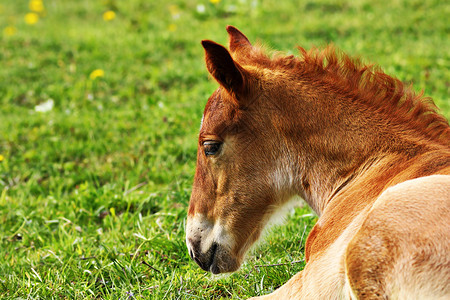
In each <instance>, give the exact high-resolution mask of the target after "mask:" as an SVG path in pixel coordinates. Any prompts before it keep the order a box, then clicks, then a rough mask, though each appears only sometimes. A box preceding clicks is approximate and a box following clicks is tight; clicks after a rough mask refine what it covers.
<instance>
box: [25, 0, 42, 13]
mask: <svg viewBox="0 0 450 300" xmlns="http://www.w3.org/2000/svg"><path fill="white" fill-rule="evenodd" d="M28 6H29V8H30V10H31V11H34V12H38V13H40V12H43V11H44V3H42V0H30V4H29V5H28Z"/></svg>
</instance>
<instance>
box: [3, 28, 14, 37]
mask: <svg viewBox="0 0 450 300" xmlns="http://www.w3.org/2000/svg"><path fill="white" fill-rule="evenodd" d="M16 32H17V29H16V27H14V26H7V27H5V28H4V29H3V34H4V35H6V36H12V35H15V34H16Z"/></svg>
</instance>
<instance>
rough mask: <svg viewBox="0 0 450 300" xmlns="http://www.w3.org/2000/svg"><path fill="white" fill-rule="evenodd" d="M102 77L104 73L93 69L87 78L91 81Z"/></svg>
mask: <svg viewBox="0 0 450 300" xmlns="http://www.w3.org/2000/svg"><path fill="white" fill-rule="evenodd" d="M103 76H105V71H103V70H102V69H95V70H94V71H92V72H91V74H89V78H90V79H92V80H94V79H96V78H97V77H103Z"/></svg>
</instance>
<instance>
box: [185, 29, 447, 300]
mask: <svg viewBox="0 0 450 300" xmlns="http://www.w3.org/2000/svg"><path fill="white" fill-rule="evenodd" d="M227 31H228V33H229V36H230V52H228V50H226V49H225V48H224V47H222V46H220V45H218V44H216V43H214V42H211V41H203V47H204V48H205V53H206V63H207V67H208V70H209V72H210V73H211V74H212V76H213V77H214V78H215V79H216V80H217V81H218V82H219V84H220V85H221V87H220V88H219V89H218V90H217V91H216V92H215V93H214V94H213V95H212V96H211V98H210V99H209V100H208V103H207V105H206V108H205V112H204V116H203V121H202V126H201V129H200V136H199V151H198V157H197V169H196V174H195V179H194V186H193V191H192V196H191V201H190V205H189V211H188V221H187V228H186V231H187V233H186V241H187V245H188V248H189V253H190V255H191V257H192V258H193V259H194V260H195V261H196V262H197V263H198V264H199V265H200V267H202V268H203V269H205V270H208V271H211V272H213V273H222V272H232V271H235V270H237V269H238V268H239V266H240V264H241V263H242V260H243V258H244V255H245V253H246V251H247V250H248V249H249V247H250V246H251V245H252V244H253V243H254V242H255V241H256V240H257V239H258V238H259V236H260V234H261V231H262V229H263V228H264V226H265V225H266V224H267V223H268V221H269V219H270V218H271V216H272V215H273V214H274V213H275V212H276V211H278V210H279V209H281V208H282V207H283V206H285V205H286V204H287V203H288V202H289V200H290V199H291V198H292V197H294V196H301V197H302V198H303V199H304V200H305V201H306V202H307V203H308V204H309V205H310V206H311V207H312V208H313V209H314V210H315V212H316V213H317V214H318V216H319V220H318V222H317V224H316V225H315V226H314V228H313V229H312V231H311V232H310V234H309V236H308V239H307V241H306V246H305V259H306V262H307V263H306V266H305V268H304V270H303V271H302V272H300V273H298V274H297V275H295V276H294V277H293V278H291V279H290V280H289V281H288V282H287V283H286V284H285V285H283V286H282V287H280V288H279V289H277V290H276V291H274V293H273V294H270V295H267V296H264V298H266V297H267V298H273V299H336V298H343V299H349V298H357V299H387V298H394V299H427V298H432V299H440V298H441V299H448V298H449V297H450V254H449V253H450V128H449V126H448V122H447V121H446V120H445V118H443V117H442V116H440V115H439V114H437V113H436V112H435V111H434V108H433V107H432V106H431V105H430V104H427V103H426V102H424V101H423V99H422V98H421V97H420V96H417V95H415V94H414V93H413V92H412V91H410V90H408V89H406V88H404V87H403V84H402V83H401V82H399V81H398V80H395V79H393V78H391V77H389V76H387V75H385V74H384V73H382V72H381V71H377V70H375V71H374V70H373V69H371V68H369V67H364V66H360V65H359V64H358V63H357V62H354V61H352V60H351V59H349V58H348V57H346V56H344V55H342V57H339V56H338V55H337V54H336V52H335V51H334V50H333V49H330V48H329V49H327V50H325V51H324V52H318V51H316V52H314V51H313V52H311V53H307V52H306V51H304V50H303V49H301V50H302V51H303V59H302V60H300V59H296V58H294V57H275V58H273V59H270V58H268V57H267V56H265V54H264V53H263V52H262V51H261V50H260V49H259V48H258V47H254V46H252V45H251V44H250V42H249V41H248V39H247V38H246V37H245V36H244V35H243V34H242V33H241V32H239V31H238V30H237V29H236V28H234V27H231V26H229V27H228V28H227Z"/></svg>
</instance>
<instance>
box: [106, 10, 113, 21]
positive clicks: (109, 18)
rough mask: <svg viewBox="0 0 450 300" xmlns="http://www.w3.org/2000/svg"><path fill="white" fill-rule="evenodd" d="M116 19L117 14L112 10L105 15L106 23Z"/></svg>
mask: <svg viewBox="0 0 450 300" xmlns="http://www.w3.org/2000/svg"><path fill="white" fill-rule="evenodd" d="M115 18H116V13H115V12H114V11H112V10H108V11H105V12H104V13H103V20H105V21H111V20H114V19H115Z"/></svg>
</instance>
